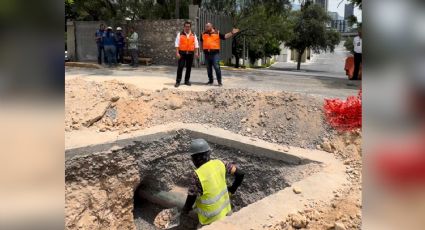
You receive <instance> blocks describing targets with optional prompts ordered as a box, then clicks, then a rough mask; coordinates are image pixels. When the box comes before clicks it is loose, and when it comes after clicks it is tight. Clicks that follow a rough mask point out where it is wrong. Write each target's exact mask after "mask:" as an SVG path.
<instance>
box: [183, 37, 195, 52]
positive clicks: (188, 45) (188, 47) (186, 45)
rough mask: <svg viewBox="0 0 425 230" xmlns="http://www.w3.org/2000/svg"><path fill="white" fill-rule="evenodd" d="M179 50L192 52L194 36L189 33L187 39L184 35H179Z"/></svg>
mask: <svg viewBox="0 0 425 230" xmlns="http://www.w3.org/2000/svg"><path fill="white" fill-rule="evenodd" d="M179 50H181V51H194V50H195V35H193V33H190V35H189V37H187V36H186V34H184V33H180V43H179Z"/></svg>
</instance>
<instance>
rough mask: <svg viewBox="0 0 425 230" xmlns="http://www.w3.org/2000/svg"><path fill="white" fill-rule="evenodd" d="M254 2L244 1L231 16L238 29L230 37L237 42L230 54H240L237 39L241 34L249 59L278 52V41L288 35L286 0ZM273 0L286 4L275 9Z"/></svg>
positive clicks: (253, 60)
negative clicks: (235, 33) (237, 32)
mask: <svg viewBox="0 0 425 230" xmlns="http://www.w3.org/2000/svg"><path fill="white" fill-rule="evenodd" d="M257 2H259V1H252V2H248V3H247V4H246V5H245V6H244V8H242V9H241V10H240V11H239V13H238V14H237V15H236V17H235V24H236V25H235V26H236V27H238V28H239V29H240V30H241V32H240V33H239V34H238V35H237V36H236V37H235V38H234V39H235V40H236V43H237V45H236V49H234V52H233V54H234V55H235V56H236V57H241V56H242V48H241V43H242V39H243V38H245V39H246V45H247V47H248V57H249V59H250V62H251V63H253V62H255V61H256V60H257V59H260V58H265V57H271V56H272V55H278V54H279V53H280V48H279V46H280V43H281V42H282V41H283V40H285V39H286V38H287V37H288V28H289V24H288V22H287V20H286V17H287V15H288V14H289V9H290V7H289V2H288V1H261V2H262V4H253V3H257ZM277 2H281V3H282V4H287V5H283V6H280V8H279V9H276V7H275V5H274V4H276V3H277ZM237 59H238V58H237Z"/></svg>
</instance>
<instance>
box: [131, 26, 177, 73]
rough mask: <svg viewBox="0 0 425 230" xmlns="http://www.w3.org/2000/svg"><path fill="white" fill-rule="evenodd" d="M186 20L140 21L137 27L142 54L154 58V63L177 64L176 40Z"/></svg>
mask: <svg viewBox="0 0 425 230" xmlns="http://www.w3.org/2000/svg"><path fill="white" fill-rule="evenodd" d="M184 22H185V20H184V19H171V20H141V21H138V22H137V23H136V24H135V27H136V31H137V32H138V33H139V38H140V39H139V41H140V43H139V47H140V52H141V56H143V57H151V58H153V63H154V64H162V65H175V64H177V58H176V49H175V46H174V41H175V39H176V35H177V33H178V32H179V31H182V30H183V23H184Z"/></svg>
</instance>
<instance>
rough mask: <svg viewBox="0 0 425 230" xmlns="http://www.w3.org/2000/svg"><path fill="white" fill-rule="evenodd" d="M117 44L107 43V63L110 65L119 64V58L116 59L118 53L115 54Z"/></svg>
mask: <svg viewBox="0 0 425 230" xmlns="http://www.w3.org/2000/svg"><path fill="white" fill-rule="evenodd" d="M115 52H116V51H115V46H113V45H107V46H105V54H106V57H107V58H108V60H107V64H108V65H109V67H111V66H112V64H114V65H116V64H117V59H116V54H115Z"/></svg>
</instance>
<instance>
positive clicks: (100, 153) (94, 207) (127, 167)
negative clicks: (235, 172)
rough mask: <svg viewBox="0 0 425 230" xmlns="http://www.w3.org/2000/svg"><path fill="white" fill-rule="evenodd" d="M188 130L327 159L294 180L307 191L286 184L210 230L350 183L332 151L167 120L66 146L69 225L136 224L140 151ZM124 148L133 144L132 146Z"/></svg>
mask: <svg viewBox="0 0 425 230" xmlns="http://www.w3.org/2000/svg"><path fill="white" fill-rule="evenodd" d="M179 130H180V131H179ZM182 130H185V131H184V132H189V134H190V135H191V136H192V137H194V138H205V139H206V140H207V141H210V142H214V143H216V144H220V145H224V146H229V147H232V148H236V149H241V150H243V151H246V152H250V153H254V154H263V156H264V157H268V158H274V159H277V160H282V161H284V162H287V163H289V164H301V163H303V162H306V161H314V162H319V163H321V164H322V170H321V171H320V172H318V173H315V174H313V175H311V176H308V177H307V178H305V179H304V180H302V181H299V182H296V183H294V184H293V185H292V186H293V187H294V186H298V187H299V188H300V189H301V190H302V193H301V194H295V193H293V192H292V187H289V188H286V189H283V190H281V191H279V192H277V193H275V194H273V195H271V196H268V197H266V198H264V199H262V200H260V201H257V202H255V203H253V204H250V205H248V206H246V207H245V208H242V209H241V210H240V211H239V212H237V213H234V214H233V215H232V216H230V217H227V218H226V219H224V220H223V221H219V222H216V223H214V224H212V225H211V226H207V227H204V228H205V229H219V228H220V227H224V228H222V229H250V228H253V229H257V228H262V227H264V226H263V225H264V224H272V223H274V222H278V221H279V220H281V219H283V218H284V217H285V216H286V215H287V214H289V213H290V212H295V211H296V210H301V209H303V208H305V206H306V205H308V203H309V202H312V201H313V200H321V201H327V200H330V199H332V197H333V196H332V195H333V194H332V191H335V190H337V189H338V188H339V187H341V186H342V184H343V183H345V182H346V179H345V173H344V171H345V167H344V166H343V165H342V163H341V162H339V161H338V160H336V159H335V158H334V157H333V155H332V154H328V153H325V152H322V151H317V150H306V149H301V148H295V147H290V146H281V145H277V144H272V143H268V142H265V141H262V140H259V139H254V138H249V137H244V136H240V135H237V134H234V133H232V132H230V131H226V130H223V129H219V128H213V127H207V126H202V125H199V124H182V123H173V124H167V125H163V126H157V127H153V128H150V129H146V130H141V131H138V132H134V133H131V134H128V135H123V136H121V137H120V138H119V139H111V140H109V141H106V142H104V143H94V144H97V145H91V146H85V147H84V146H77V145H76V146H74V147H75V148H73V149H68V150H66V151H65V158H66V177H65V178H66V207H65V211H66V221H65V222H66V229H75V228H83V229H104V228H108V229H118V228H119V229H135V226H134V222H133V214H132V210H133V193H134V190H135V189H136V187H137V185H138V183H139V182H140V180H141V178H140V177H141V176H143V175H140V172H141V171H143V169H141V168H140V167H141V165H138V164H137V161H136V159H140V157H141V155H140V154H145V155H143V157H142V159H149V156H148V155H146V153H150V152H154V149H156V148H158V146H157V145H159V144H161V143H158V142H152V143H148V142H151V141H152V140H155V139H158V138H160V137H163V138H164V137H165V138H166V137H171V136H174V135H176V134H179V133H180V132H182ZM213 134H214V135H213ZM134 142H146V144H144V145H143V146H144V147H143V149H137V148H140V146H142V145H134ZM138 146H139V147H138ZM124 148H133V149H132V150H131V151H128V150H125V149H124ZM161 148H165V149H167V148H168V149H169V150H167V151H164V153H163V154H164V156H166V155H167V154H170V153H171V151H176V150H177V151H184V149H187V146H184V145H179V146H162V147H161ZM178 148H182V149H180V150H179V149H178ZM183 148H184V149H183ZM123 149H124V150H123ZM121 150H123V151H121ZM168 151H170V152H168ZM127 152H131V153H132V154H131V155H130V154H128V153H127ZM138 153H139V154H138ZM260 156H261V155H260ZM156 157H158V156H156ZM142 165H143V164H142ZM145 165H147V164H145ZM145 170H146V169H145ZM98 175H102V176H101V177H99V176H98ZM270 216H272V217H270ZM273 218H274V219H273ZM118 226H119V227H118Z"/></svg>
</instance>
